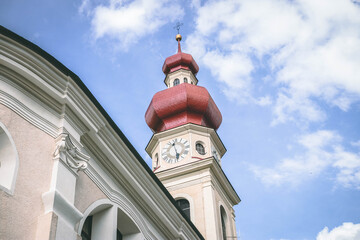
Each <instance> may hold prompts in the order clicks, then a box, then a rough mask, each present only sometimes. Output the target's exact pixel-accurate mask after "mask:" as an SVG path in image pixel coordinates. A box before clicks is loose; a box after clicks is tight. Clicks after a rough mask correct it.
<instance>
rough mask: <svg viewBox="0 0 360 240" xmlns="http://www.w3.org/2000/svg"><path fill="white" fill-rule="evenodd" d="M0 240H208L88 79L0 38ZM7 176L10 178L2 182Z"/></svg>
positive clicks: (11, 37) (7, 35) (1, 34)
mask: <svg viewBox="0 0 360 240" xmlns="http://www.w3.org/2000/svg"><path fill="white" fill-rule="evenodd" d="M0 145H1V147H0V153H3V152H4V153H8V154H6V155H7V156H8V157H7V158H6V159H5V158H4V157H1V158H0V162H1V165H0V175H1V177H0V239H7V240H11V239H14V240H15V239H61V240H63V239H69V240H71V239H73V240H79V239H81V235H82V231H83V227H84V223H85V222H86V219H88V218H89V217H90V218H91V219H92V220H91V239H103V240H115V239H116V237H117V234H119V233H118V232H121V234H122V236H123V239H126V240H140V239H203V236H202V235H201V234H200V233H199V231H198V229H197V228H196V227H195V226H194V225H193V223H192V222H191V221H188V220H187V219H185V218H184V217H183V215H182V214H181V213H180V212H179V210H178V209H177V208H176V207H175V205H174V203H175V202H174V199H173V198H172V197H171V195H170V194H169V192H168V191H167V190H166V189H165V187H164V186H163V185H162V184H161V182H160V181H159V180H158V179H157V177H156V176H155V175H154V174H153V173H152V171H151V169H149V168H148V166H147V165H146V164H145V162H144V161H143V160H142V159H141V157H140V155H139V154H138V153H137V152H136V150H135V149H134V148H133V146H132V145H131V143H130V142H129V141H128V140H127V139H126V137H125V136H124V135H123V134H122V132H121V131H120V129H119V128H118V127H117V126H116V125H115V124H114V123H113V121H112V120H111V119H110V117H109V116H108V115H107V113H106V112H105V111H104V110H103V108H102V107H101V106H100V105H99V103H98V102H97V101H96V100H95V98H94V97H93V96H92V95H91V93H90V92H89V91H88V89H87V88H86V87H85V85H84V84H83V83H82V82H81V80H80V79H79V78H78V77H77V76H76V75H75V74H73V73H72V72H71V71H70V70H68V69H67V68H66V67H64V66H63V65H62V64H61V63H59V62H57V61H56V60H55V59H53V58H52V57H51V56H50V55H48V54H47V53H45V52H44V51H43V50H41V49H40V48H38V47H37V46H35V45H33V44H32V43H30V42H28V41H26V40H24V39H22V38H21V37H19V36H17V35H16V34H14V33H12V32H10V31H8V30H7V29H4V28H1V31H0ZM2 171H6V173H7V174H1V173H2Z"/></svg>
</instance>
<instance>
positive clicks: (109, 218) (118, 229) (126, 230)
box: [78, 199, 144, 240]
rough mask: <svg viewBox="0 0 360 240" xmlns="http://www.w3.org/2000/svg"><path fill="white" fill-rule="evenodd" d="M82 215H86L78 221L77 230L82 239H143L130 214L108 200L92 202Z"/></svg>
mask: <svg viewBox="0 0 360 240" xmlns="http://www.w3.org/2000/svg"><path fill="white" fill-rule="evenodd" d="M84 216H87V217H86V219H84V220H81V221H80V224H79V232H78V233H79V234H80V235H81V237H82V239H83V240H98V239H116V240H126V239H144V236H143V234H142V233H141V231H140V229H139V227H138V226H137V224H135V222H134V220H133V219H132V218H131V217H130V215H129V214H128V213H125V212H124V211H123V210H122V209H120V208H119V207H118V206H117V205H114V204H113V203H111V202H110V201H108V200H105V199H101V200H98V201H97V202H95V203H93V204H92V205H91V206H90V207H89V208H88V209H87V210H85V213H84ZM80 230H81V231H80Z"/></svg>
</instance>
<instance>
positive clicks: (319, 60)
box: [186, 0, 360, 124]
mask: <svg viewBox="0 0 360 240" xmlns="http://www.w3.org/2000/svg"><path fill="white" fill-rule="evenodd" d="M186 46H187V48H188V50H189V52H191V53H192V54H194V55H195V57H196V58H197V59H199V61H200V62H202V64H203V65H204V66H206V67H207V68H209V69H210V71H211V73H212V74H213V75H214V76H215V77H216V78H217V79H218V80H219V81H221V82H223V83H225V84H226V87H225V93H226V94H227V95H228V97H230V98H231V99H235V100H239V102H246V101H248V102H249V101H250V102H255V103H256V102H257V101H258V100H257V99H258V98H259V97H255V95H256V94H255V93H254V91H253V84H254V83H253V82H254V81H255V80H256V79H254V76H253V75H252V74H253V73H254V72H256V71H263V70H262V68H263V67H264V66H265V68H266V69H270V71H271V74H272V75H273V76H274V77H275V82H274V83H275V84H276V85H277V86H278V88H277V90H276V92H275V94H274V98H275V99H276V101H275V103H274V104H275V106H274V108H273V109H274V111H273V113H274V121H273V124H278V123H282V122H286V121H289V120H294V119H296V120H298V119H299V118H301V119H304V120H306V121H323V120H325V119H326V114H325V112H324V111H323V110H322V109H321V107H320V105H319V104H318V102H317V101H321V102H323V103H326V104H328V105H330V106H336V107H338V108H340V109H341V110H343V111H347V110H349V108H350V107H351V104H352V103H354V102H355V101H359V99H360V68H359V66H360V6H359V4H356V3H354V2H353V1H350V0H333V1H327V0H317V1H313V0H302V1H300V0H295V1H280V0H243V1H240V0H226V1H207V2H205V3H204V4H203V5H202V6H200V7H199V8H198V11H197V18H196V29H195V30H194V33H193V34H192V35H190V36H189V37H188V38H187V40H186ZM234 56H237V57H238V59H234ZM217 59H220V61H217ZM234 61H235V62H234ZM224 69H229V70H230V69H231V70H232V71H233V72H232V73H222V72H225V70H224ZM236 96H241V97H236Z"/></svg>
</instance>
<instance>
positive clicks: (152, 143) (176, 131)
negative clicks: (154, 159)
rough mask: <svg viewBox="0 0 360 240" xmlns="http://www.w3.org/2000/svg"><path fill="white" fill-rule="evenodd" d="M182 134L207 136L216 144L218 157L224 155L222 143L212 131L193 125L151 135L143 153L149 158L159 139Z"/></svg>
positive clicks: (224, 150) (224, 149)
mask: <svg viewBox="0 0 360 240" xmlns="http://www.w3.org/2000/svg"><path fill="white" fill-rule="evenodd" d="M183 132H189V133H197V134H199V133H200V134H203V135H204V136H208V135H209V136H210V137H211V139H212V141H213V142H214V143H215V144H216V146H217V148H218V149H219V153H220V156H221V157H222V156H224V154H225V153H226V148H225V146H224V144H223V142H222V141H221V139H220V137H219V135H218V134H217V132H216V131H215V130H214V129H212V128H208V127H204V126H201V125H197V124H194V123H187V124H185V125H182V126H179V127H176V128H172V129H169V130H166V131H163V132H159V133H155V134H153V136H152V137H151V139H150V141H149V142H148V144H147V146H146V148H145V151H146V152H147V153H148V154H149V156H151V154H152V151H153V150H154V149H155V147H156V146H157V144H158V143H159V140H160V139H163V138H166V137H170V136H176V135H177V134H181V133H183Z"/></svg>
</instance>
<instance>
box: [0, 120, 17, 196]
mask: <svg viewBox="0 0 360 240" xmlns="http://www.w3.org/2000/svg"><path fill="white" fill-rule="evenodd" d="M18 161H19V160H18V155H17V151H16V148H15V144H14V141H13V140H12V138H11V136H10V133H9V132H8V130H7V129H6V128H5V126H4V125H3V124H2V123H1V122H0V189H3V190H5V191H6V192H8V193H10V194H12V193H13V192H14V188H15V180H16V175H17V168H18Z"/></svg>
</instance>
